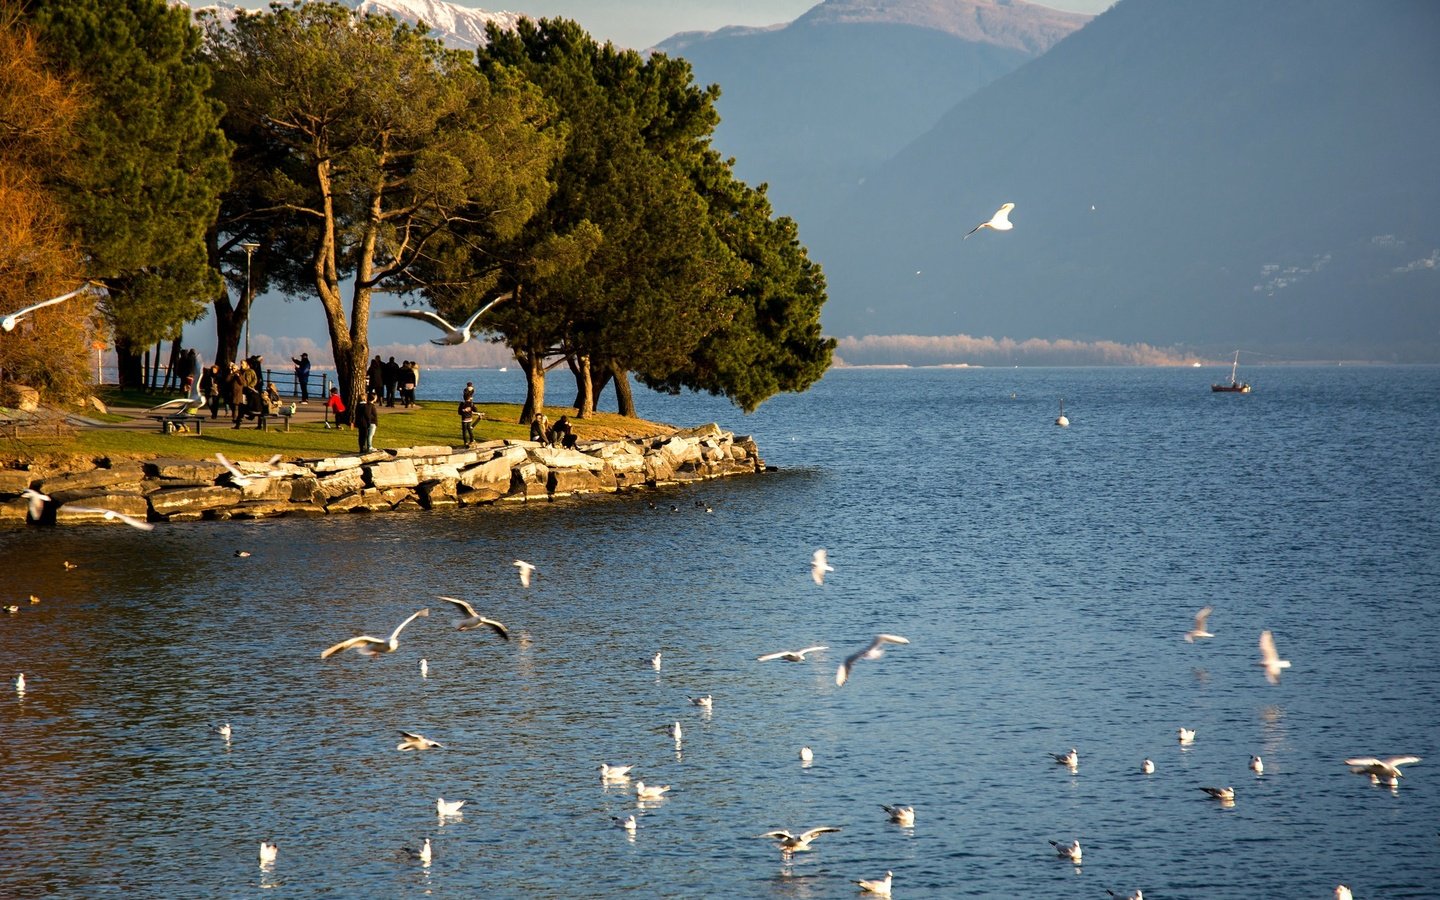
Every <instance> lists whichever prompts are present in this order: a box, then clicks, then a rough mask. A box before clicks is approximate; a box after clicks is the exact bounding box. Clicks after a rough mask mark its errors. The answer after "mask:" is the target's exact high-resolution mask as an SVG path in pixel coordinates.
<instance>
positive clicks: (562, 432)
mask: <svg viewBox="0 0 1440 900" xmlns="http://www.w3.org/2000/svg"><path fill="white" fill-rule="evenodd" d="M577 440H578V438H576V436H575V429H574V428H572V427H571V426H570V418H569V417H568V416H561V417H560V421H558V422H556V423H555V427H554V428H552V429H550V444H551V446H554V445H555V444H559V445H560V446H562V447H564V448H565V449H567V450H574V449H575V443H576V441H577Z"/></svg>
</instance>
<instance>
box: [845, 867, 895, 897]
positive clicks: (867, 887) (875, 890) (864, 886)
mask: <svg viewBox="0 0 1440 900" xmlns="http://www.w3.org/2000/svg"><path fill="white" fill-rule="evenodd" d="M894 877H895V873H894V872H886V873H885V877H884V878H879V879H876V880H874V881H866V880H865V879H863V878H862V879H860V880H859V881H856V882H855V883H856V884H858V885H860V891H861V892H862V893H866V894H875V895H877V896H880V897H888V896H890V882H891V879H893V878H894Z"/></svg>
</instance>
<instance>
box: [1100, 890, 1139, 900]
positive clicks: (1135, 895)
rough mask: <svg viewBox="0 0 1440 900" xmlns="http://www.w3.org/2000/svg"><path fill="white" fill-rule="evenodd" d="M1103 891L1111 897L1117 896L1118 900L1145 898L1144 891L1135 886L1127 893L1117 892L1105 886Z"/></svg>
mask: <svg viewBox="0 0 1440 900" xmlns="http://www.w3.org/2000/svg"><path fill="white" fill-rule="evenodd" d="M1105 893H1107V894H1109V895H1110V896H1112V897H1116V898H1119V900H1145V892H1144V891H1142V890H1140V889H1139V888H1136V889H1135V890H1133V891H1131V892H1130V893H1128V894H1117V893H1115V892H1114V891H1112V890H1110V889H1109V888H1106V889H1105Z"/></svg>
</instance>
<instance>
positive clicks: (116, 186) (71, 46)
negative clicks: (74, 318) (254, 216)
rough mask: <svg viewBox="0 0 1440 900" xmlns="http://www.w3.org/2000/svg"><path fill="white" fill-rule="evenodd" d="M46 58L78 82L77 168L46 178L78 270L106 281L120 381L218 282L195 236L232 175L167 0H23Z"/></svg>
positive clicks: (188, 34)
mask: <svg viewBox="0 0 1440 900" xmlns="http://www.w3.org/2000/svg"><path fill="white" fill-rule="evenodd" d="M25 14H26V16H27V17H28V22H29V23H30V24H31V25H32V26H33V27H34V28H35V30H36V33H37V35H38V37H39V42H40V46H41V48H42V49H43V50H44V52H45V53H46V54H47V56H48V57H49V59H50V60H51V61H52V63H53V64H54V65H56V66H57V67H59V68H60V69H61V70H63V71H64V72H66V73H67V77H73V78H76V79H77V80H81V81H83V82H84V83H85V84H86V85H87V92H88V95H89V96H88V99H89V101H90V102H89V103H88V104H87V105H86V109H85V112H84V113H83V114H82V115H81V117H80V119H79V121H78V123H77V125H76V134H77V138H78V141H79V151H78V152H77V154H76V155H75V162H76V164H75V165H73V166H70V167H67V168H66V169H65V170H64V171H63V172H62V173H59V174H58V177H56V178H55V179H54V180H53V181H52V182H51V185H52V187H53V188H54V189H55V190H56V191H57V196H58V197H59V199H60V202H61V204H62V206H63V207H64V208H65V210H66V211H67V213H68V219H69V221H70V222H71V223H72V224H73V227H74V230H75V234H76V239H77V241H78V243H79V244H80V246H81V248H82V250H83V252H84V256H85V259H86V264H87V272H86V275H87V276H88V277H90V278H92V279H95V280H98V281H102V282H103V283H104V284H105V286H106V289H107V290H106V294H107V296H106V300H105V304H104V308H105V313H106V315H107V317H108V318H109V319H110V322H111V324H112V326H113V327H114V330H115V343H116V350H117V352H118V353H119V354H120V357H121V362H122V376H121V379H122V383H126V382H133V381H134V379H135V376H136V374H137V370H138V359H139V357H138V353H137V352H136V348H141V347H145V346H148V345H149V344H151V343H154V342H156V341H158V340H161V339H164V338H170V337H174V336H176V335H178V333H179V330H180V328H181V327H182V325H183V324H184V323H185V322H189V321H194V320H196V319H198V318H199V317H200V316H201V315H203V314H204V311H205V307H204V302H205V298H208V297H210V296H212V295H213V294H214V292H215V290H216V287H217V283H218V282H217V278H216V275H215V272H214V270H213V269H212V268H211V267H210V265H209V262H208V259H207V255H206V251H205V243H204V235H205V228H206V226H207V225H209V224H210V223H211V222H213V221H214V218H215V212H216V207H217V203H218V200H217V198H218V196H219V192H220V191H221V189H222V188H224V186H225V184H226V183H227V181H228V180H229V165H228V159H229V154H230V147H229V144H228V143H227V142H226V140H225V137H224V135H223V134H222V133H221V131H220V129H219V120H220V107H219V106H218V105H217V104H216V103H215V102H214V101H213V100H212V99H210V98H209V97H208V96H207V95H206V91H207V89H208V87H209V85H210V76H209V72H208V70H207V69H206V67H205V66H204V65H203V63H202V61H201V60H200V58H199V49H200V35H199V32H198V30H197V29H195V28H194V26H193V25H191V24H190V21H189V11H188V9H186V8H184V7H177V8H172V7H170V6H168V5H167V4H166V3H165V2H164V0H30V2H28V3H27V4H26V6H25Z"/></svg>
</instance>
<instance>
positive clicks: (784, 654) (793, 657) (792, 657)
mask: <svg viewBox="0 0 1440 900" xmlns="http://www.w3.org/2000/svg"><path fill="white" fill-rule="evenodd" d="M829 649H830V648H829V647H825V646H822V645H818V644H817V645H816V646H814V647H806V648H805V649H804V650H776V651H775V652H774V653H767V654H765V655H764V656H757V657H755V661H756V662H769V661H770V660H772V659H783V660H785V661H786V662H804V661H805V654H807V653H817V652H819V651H821V650H829Z"/></svg>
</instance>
